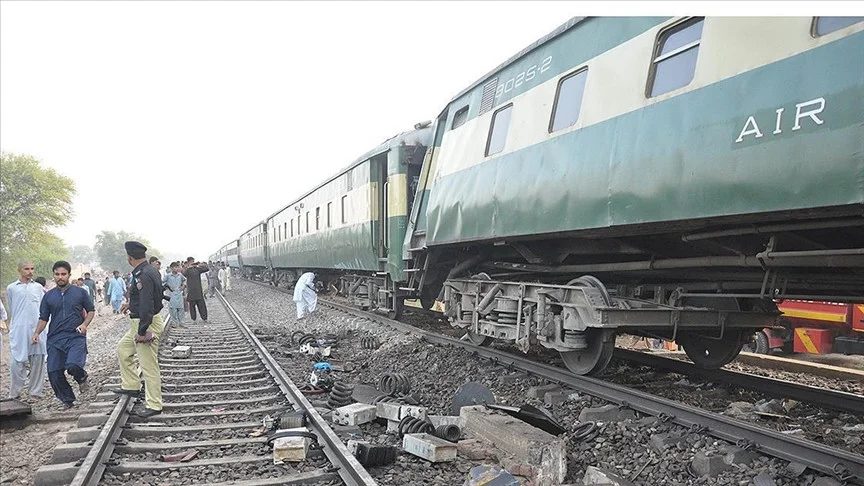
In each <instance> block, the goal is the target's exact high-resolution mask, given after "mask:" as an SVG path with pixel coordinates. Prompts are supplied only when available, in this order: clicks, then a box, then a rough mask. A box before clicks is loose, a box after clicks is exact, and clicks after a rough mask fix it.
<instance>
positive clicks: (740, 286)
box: [241, 17, 864, 374]
mask: <svg viewBox="0 0 864 486" xmlns="http://www.w3.org/2000/svg"><path fill="white" fill-rule="evenodd" d="M862 20H864V19H861V18H833V17H819V18H701V17H695V18H691V17H687V18H576V19H572V20H570V21H569V22H567V23H566V24H564V25H562V26H561V27H559V28H558V29H556V30H555V31H553V32H552V33H550V34H549V35H547V36H545V37H543V38H542V39H540V40H538V41H537V42H535V43H534V44H532V45H531V46H529V47H528V48H526V49H524V50H523V51H522V52H520V53H518V54H517V55H516V56H514V57H513V58H511V59H510V60H508V61H507V62H506V63H504V64H502V65H501V66H499V67H498V68H496V69H495V70H493V71H492V72H491V73H489V74H488V75H487V76H484V77H483V78H481V79H480V80H478V81H477V82H476V83H474V84H473V85H471V86H470V87H468V88H467V89H466V90H465V91H463V92H462V93H460V94H459V95H457V96H456V97H455V98H454V99H453V100H452V101H451V102H450V103H449V104H448V105H447V106H446V107H445V109H444V110H443V112H442V113H441V114H440V115H439V116H438V117H437V119H436V120H435V121H434V133H433V134H432V135H431V139H430V141H429V143H428V145H429V147H428V149H426V145H427V144H425V143H420V144H419V145H417V147H419V146H423V149H422V150H415V151H413V152H412V156H413V157H415V158H414V160H412V162H411V164H409V165H410V166H411V167H412V168H413V170H415V171H417V170H418V169H421V167H420V166H419V165H418V162H417V160H416V157H417V156H418V155H419V154H420V153H422V154H423V155H424V156H425V158H424V160H423V163H422V170H420V171H419V173H418V174H417V175H418V178H417V189H416V191H410V190H409V191H408V192H407V194H411V196H412V197H411V198H409V197H408V196H407V195H406V196H405V197H404V199H405V202H406V204H404V205H403V204H402V201H400V206H399V207H400V208H402V207H410V208H411V212H410V216H409V217H407V218H404V216H403V219H402V220H401V221H402V222H401V223H395V224H393V223H392V222H391V224H390V227H389V229H388V231H389V232H390V233H389V237H388V238H383V237H382V236H381V233H379V237H378V239H377V240H375V241H386V242H387V245H388V246H387V247H386V248H385V249H386V250H387V251H386V254H382V253H381V250H382V248H381V247H378V248H377V250H378V252H379V253H378V255H379V256H378V258H379V261H378V263H379V265H378V266H377V267H375V268H370V266H368V265H365V264H364V265H359V264H355V263H352V262H356V261H357V260H356V258H355V259H354V260H352V259H351V258H346V256H348V255H347V254H345V255H343V254H339V253H336V252H331V251H330V250H326V251H325V250H324V249H323V248H324V247H323V246H321V245H324V244H325V241H324V240H321V243H320V244H319V246H317V247H313V246H295V247H291V246H288V245H284V246H283V247H282V248H284V249H283V250H282V251H284V252H287V253H286V254H285V255H284V260H281V261H282V262H284V263H283V264H282V265H285V267H284V268H286V269H291V271H292V272H295V271H300V270H301V269H303V268H313V267H316V266H320V265H323V266H325V267H326V268H332V269H341V268H345V269H347V270H350V271H349V272H347V273H345V276H343V282H344V283H346V285H343V286H342V287H341V290H342V291H343V292H345V293H346V294H348V295H350V296H352V297H353V298H354V299H355V300H356V301H358V303H361V304H363V305H364V306H369V307H377V308H383V309H387V310H390V311H391V312H393V313H395V314H398V311H399V309H400V308H401V303H402V300H403V299H404V298H420V299H421V301H422V302H424V305H430V304H431V303H432V302H433V301H434V300H435V299H440V300H442V301H443V303H444V305H445V310H446V315H447V316H448V317H449V318H450V320H451V323H452V324H453V325H455V326H458V327H462V328H465V329H466V330H467V332H468V336H469V337H470V338H471V339H472V341H474V342H476V343H478V344H485V343H488V342H490V341H491V340H493V339H498V340H504V341H510V342H516V343H518V344H519V345H520V346H521V347H523V349H527V348H528V347H529V346H530V345H531V344H540V345H542V346H545V347H548V348H552V349H556V350H558V351H559V352H560V353H561V355H562V357H563V360H564V363H565V364H566V365H567V367H568V368H570V369H571V370H572V371H574V372H576V373H581V374H588V373H594V372H597V371H600V370H602V369H603V368H604V367H605V366H606V365H607V364H608V361H609V359H610V358H611V354H612V350H613V349H614V338H615V336H616V334H617V333H619V332H626V333H630V334H636V335H642V336H656V337H663V338H667V339H674V340H677V341H678V342H679V344H681V345H682V346H683V347H684V349H685V351H686V352H687V354H688V356H689V357H690V358H691V359H692V360H693V361H694V362H695V363H696V364H697V365H699V366H703V367H708V368H714V367H719V366H722V365H724V364H726V363H728V362H729V361H731V360H732V359H734V357H735V356H736V355H737V354H738V352H739V351H740V350H741V347H742V344H743V343H744V342H745V341H746V340H748V339H749V336H751V335H752V334H753V331H754V330H756V329H761V328H764V327H768V326H770V325H771V324H772V322H773V321H774V319H775V318H776V316H777V315H778V314H779V313H778V311H777V307H776V304H775V301H776V300H778V299H812V300H830V301H835V302H855V301H859V302H860V301H864V297H862V293H864V217H862V216H864V184H862V182H861V181H862V180H864V137H862V128H864V101H862V100H864V59H862V57H861V55H860V53H861V52H864V33H862V30H864V23H862ZM400 157H401V156H398V155H395V154H394V155H393V158H394V159H399V158H400ZM387 159H388V164H387V165H388V175H389V171H390V169H389V168H390V156H389V155H388V156H387ZM395 165H396V166H398V165H399V164H395ZM381 171H382V169H380V166H379V173H381ZM409 178H410V175H409ZM381 180H383V179H379V181H381ZM373 182H374V181H372V179H371V178H370V184H371V183H373ZM328 184H329V183H328ZM322 187H323V186H322ZM391 187H393V186H391ZM401 187H404V185H403V186H400V191H401ZM384 193H385V194H387V195H388V196H389V197H393V193H392V192H390V191H384ZM399 194H400V195H401V194H403V193H402V192H400V193H399ZM308 196H311V194H310V195H307V196H304V197H308ZM324 197H325V198H324V199H321V200H320V201H319V200H314V201H311V200H310V201H311V202H310V204H312V205H313V206H314V207H315V208H320V207H325V206H322V204H325V203H326V202H328V201H335V200H334V199H332V198H331V199H326V196H324ZM381 198H383V194H382V195H381V196H380V197H379V198H378V199H375V198H371V197H370V198H367V200H368V201H369V208H368V211H369V213H370V214H373V213H374V211H376V210H380V208H382V207H385V206H386V205H385V206H382V202H381V200H380V199H381ZM298 203H303V201H300V200H298V202H296V203H292V206H291V207H292V208H293V207H294V206H296V205H297V204H298ZM313 206H304V207H303V208H301V212H305V211H308V210H309V208H310V207H313ZM294 210H295V211H296V208H294ZM284 211H287V212H288V215H286V216H285V218H284V220H283V219H279V218H278V217H275V216H276V215H274V216H271V217H270V218H268V219H267V220H266V221H265V222H263V223H262V224H261V225H260V226H261V227H262V229H263V230H264V233H265V236H264V244H265V245H267V244H269V243H268V238H272V239H273V241H274V242H275V241H276V239H278V235H279V233H278V228H277V230H276V231H277V232H276V234H275V236H274V235H272V234H271V233H272V231H274V228H273V226H272V225H274V224H275V225H279V224H281V225H282V228H287V227H289V226H290V224H289V226H285V224H286V222H290V221H291V220H292V218H296V217H297V214H293V215H292V214H290V210H289V208H286V210H283V212H284ZM278 214H279V213H277V215H278ZM312 214H317V213H312ZM378 214H379V218H378V221H379V224H382V223H383V221H384V220H382V219H380V212H379V213H378ZM393 214H396V212H393ZM306 217H307V218H309V217H311V216H306ZM373 219H374V218H370V221H371V220H373ZM313 221H315V220H314V219H313ZM301 223H303V221H302V218H301ZM268 224H270V225H271V226H270V227H269V229H268ZM399 224H407V227H402V226H398V225H399ZM397 226H398V230H397V231H394V228H396V227H397ZM403 228H404V229H403ZM289 231H290V230H289ZM307 231H308V232H309V233H311V231H309V230H308V229H307ZM370 231H371V230H370ZM379 231H380V230H379ZM283 232H284V230H283ZM400 234H401V235H404V241H403V242H402V244H401V245H400V244H399V242H395V241H394V238H396V237H398V236H399V235H400ZM241 241H242V239H241ZM309 241H311V240H309ZM364 241H368V240H364ZM310 244H311V243H310ZM263 251H264V252H266V251H267V250H263ZM342 251H344V250H342ZM397 252H401V254H397ZM242 255H243V253H242V249H241V256H242ZM322 255H330V256H329V257H324V259H323V260H322V259H321V258H322ZM352 258H353V257H352ZM370 261H371V260H370ZM243 263H244V265H245V264H246V262H245V256H244V262H243ZM262 265H265V266H266V263H262ZM352 265H354V266H353V267H352ZM354 270H362V272H354ZM272 271H274V272H276V273H275V274H274V275H277V276H278V272H279V270H272ZM373 271H374V272H375V273H374V274H373V273H372V272H373ZM295 274H296V273H295ZM277 280H278V278H277Z"/></svg>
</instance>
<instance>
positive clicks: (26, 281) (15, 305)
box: [6, 262, 48, 398]
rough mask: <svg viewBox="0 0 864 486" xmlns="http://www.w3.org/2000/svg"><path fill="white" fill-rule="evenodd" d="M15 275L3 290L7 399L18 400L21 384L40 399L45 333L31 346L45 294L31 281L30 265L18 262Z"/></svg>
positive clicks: (46, 332)
mask: <svg viewBox="0 0 864 486" xmlns="http://www.w3.org/2000/svg"><path fill="white" fill-rule="evenodd" d="M18 274H19V275H20V277H19V278H18V280H16V281H14V282H12V283H11V284H9V286H7V287H6V301H7V302H8V303H9V314H10V315H11V317H12V319H11V320H10V321H9V350H10V353H9V375H10V380H9V398H18V396H19V394H20V393H21V389H22V388H24V385H29V386H28V391H29V394H30V396H31V397H32V398H39V397H41V396H42V388H43V387H44V386H45V376H46V375H45V357H46V356H47V355H48V349H47V347H46V342H47V335H48V330H47V329H45V330H43V331H42V333H41V334H40V339H39V342H38V343H36V344H33V343H32V341H31V339H32V336H33V333H34V332H35V331H36V325H37V324H38V323H39V305H40V304H41V303H42V295H44V293H45V292H44V290H43V288H42V286H41V285H39V284H38V283H36V282H34V281H33V264H32V263H30V262H22V263H19V264H18ZM28 363H29V365H30V375H29V380H28V375H27V364H28ZM28 381H29V383H28Z"/></svg>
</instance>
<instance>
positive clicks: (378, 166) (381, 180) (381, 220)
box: [370, 154, 389, 271]
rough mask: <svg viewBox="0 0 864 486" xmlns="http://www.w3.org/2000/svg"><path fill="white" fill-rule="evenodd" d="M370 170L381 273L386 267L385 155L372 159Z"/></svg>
mask: <svg viewBox="0 0 864 486" xmlns="http://www.w3.org/2000/svg"><path fill="white" fill-rule="evenodd" d="M370 169H371V170H372V171H374V172H373V174H375V175H374V176H373V177H374V179H373V180H375V179H377V185H378V190H377V191H376V193H377V194H376V199H377V201H376V205H377V207H378V211H377V214H378V218H377V219H378V221H377V222H378V228H379V230H378V231H377V233H378V234H377V237H376V238H377V240H376V243H377V246H378V270H379V271H383V270H384V269H385V268H386V265H387V251H388V248H387V245H388V244H387V235H388V234H389V233H388V232H389V228H388V222H387V219H388V211H387V189H388V185H387V154H383V155H379V156H377V157H375V158H374V159H372V166H371V167H370Z"/></svg>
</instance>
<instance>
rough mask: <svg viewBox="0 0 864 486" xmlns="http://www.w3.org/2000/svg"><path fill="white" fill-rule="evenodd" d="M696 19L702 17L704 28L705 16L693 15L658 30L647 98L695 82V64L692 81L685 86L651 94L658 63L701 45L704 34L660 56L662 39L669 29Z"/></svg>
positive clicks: (703, 26)
mask: <svg viewBox="0 0 864 486" xmlns="http://www.w3.org/2000/svg"><path fill="white" fill-rule="evenodd" d="M696 19H701V21H702V22H703V24H702V28H703V29H704V28H705V24H704V22H705V17H696V16H692V17H684V18H681V19H679V20H678V21H677V22H674V23H672V24H669V25H667V26H666V27H664V28H662V29H660V31H659V32H657V37H655V38H654V49H652V51H651V62H650V65H649V67H648V82H647V83H646V84H645V98H646V99H649V100H650V99H651V98H657V97H659V96H663V95H665V94H668V93H671V92H673V91H677V90H679V89H681V88H686V87H687V86H689V85H690V83H692V82H693V79H696V66H693V79H691V80H690V82H688V83H687V84H685V85H684V86H679V87H677V88H675V89H673V90H670V91H666V92H665V93H659V94H656V95H652V94H651V91H652V90H653V89H654V81H655V78H656V75H657V65H658V64H659V63H661V62H663V61H665V60H667V59H671V58H673V57H675V56H677V55H679V54H683V53H685V52H687V51H689V50H690V49H692V48H694V47H697V46H701V45H702V34H700V35H699V40H698V41H694V42H691V43H689V44H685V45H683V46H681V47H679V48H677V49H675V50H674V51H672V52H667V53H666V54H663V55H662V56H660V54H659V53H660V49H661V45H660V41H661V40H663V36H664V35H666V34H668V33H669V31H671V30H675V29H676V28H678V27H681V26H682V25H684V24H686V23H688V22H691V21H693V20H696ZM703 33H704V30H703ZM670 35H671V34H670ZM696 61H697V62H698V61H699V57H698V55H697V57H696Z"/></svg>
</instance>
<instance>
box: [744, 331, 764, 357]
mask: <svg viewBox="0 0 864 486" xmlns="http://www.w3.org/2000/svg"><path fill="white" fill-rule="evenodd" d="M741 351H746V352H748V353H756V354H768V351H769V349H768V336H766V335H765V333H764V332H763V331H756V332H755V333H753V340H752V341H750V342H749V343H747V344H745V345H744V347H743V348H741Z"/></svg>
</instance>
